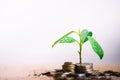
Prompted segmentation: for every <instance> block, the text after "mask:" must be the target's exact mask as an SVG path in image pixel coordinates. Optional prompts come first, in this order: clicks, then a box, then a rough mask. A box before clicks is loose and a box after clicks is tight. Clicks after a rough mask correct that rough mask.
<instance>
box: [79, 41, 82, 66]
mask: <svg viewBox="0 0 120 80" xmlns="http://www.w3.org/2000/svg"><path fill="white" fill-rule="evenodd" d="M79 57H80V64H82V43H81V42H80V52H79Z"/></svg>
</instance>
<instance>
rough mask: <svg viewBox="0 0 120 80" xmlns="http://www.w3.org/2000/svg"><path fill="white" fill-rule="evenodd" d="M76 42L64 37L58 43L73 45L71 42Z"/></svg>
mask: <svg viewBox="0 0 120 80" xmlns="http://www.w3.org/2000/svg"><path fill="white" fill-rule="evenodd" d="M75 41H76V40H75V39H74V38H72V37H68V36H67V37H64V38H62V39H61V40H60V41H59V43H73V42H75Z"/></svg>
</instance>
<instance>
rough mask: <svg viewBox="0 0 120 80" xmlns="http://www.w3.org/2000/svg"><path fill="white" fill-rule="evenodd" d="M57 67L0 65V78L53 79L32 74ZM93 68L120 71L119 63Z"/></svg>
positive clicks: (10, 79)
mask: <svg viewBox="0 0 120 80" xmlns="http://www.w3.org/2000/svg"><path fill="white" fill-rule="evenodd" d="M58 68H60V67H59V66H49V67H48V66H41V65H1V66H0V80H53V79H52V78H48V77H46V76H41V77H35V76H33V75H34V73H37V74H40V73H44V72H47V71H53V70H54V69H58ZM94 69H95V70H99V71H101V72H102V71H105V70H113V71H117V72H120V65H94ZM118 80H120V79H118Z"/></svg>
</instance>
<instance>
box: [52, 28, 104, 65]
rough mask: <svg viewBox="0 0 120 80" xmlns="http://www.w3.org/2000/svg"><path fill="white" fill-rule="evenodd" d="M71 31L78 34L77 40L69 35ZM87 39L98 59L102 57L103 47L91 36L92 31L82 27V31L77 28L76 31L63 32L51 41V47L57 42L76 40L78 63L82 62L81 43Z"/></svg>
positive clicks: (72, 41)
mask: <svg viewBox="0 0 120 80" xmlns="http://www.w3.org/2000/svg"><path fill="white" fill-rule="evenodd" d="M73 33H75V34H77V35H78V37H79V40H76V39H74V38H73V37H70V34H73ZM87 41H89V42H90V44H91V46H92V49H93V50H94V52H95V53H96V54H97V55H98V56H99V58H100V59H102V58H103V56H104V52H103V49H102V48H101V46H100V45H99V43H98V42H97V41H96V40H95V39H94V38H93V37H92V32H91V31H88V30H87V29H84V30H82V31H80V30H78V31H70V32H68V33H67V34H65V35H64V36H62V37H61V38H59V39H58V40H56V41H55V42H54V43H53V45H52V47H54V46H55V45H56V44H57V43H74V42H76V43H77V44H78V45H79V51H78V53H79V58H80V59H79V60H80V62H79V63H80V64H82V47H83V44H84V43H85V42H87Z"/></svg>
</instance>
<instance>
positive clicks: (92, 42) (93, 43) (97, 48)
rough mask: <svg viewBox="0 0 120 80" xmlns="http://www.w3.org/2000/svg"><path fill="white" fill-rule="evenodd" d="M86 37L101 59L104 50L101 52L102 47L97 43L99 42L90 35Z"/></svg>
mask: <svg viewBox="0 0 120 80" xmlns="http://www.w3.org/2000/svg"><path fill="white" fill-rule="evenodd" d="M87 38H88V39H89V41H90V43H91V46H92V48H93V50H94V51H95V52H96V53H97V55H98V56H99V58H100V59H102V58H103V56H104V52H103V49H102V48H101V46H100V45H99V43H98V42H97V41H96V40H95V39H94V38H92V37H90V36H88V37H87Z"/></svg>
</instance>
